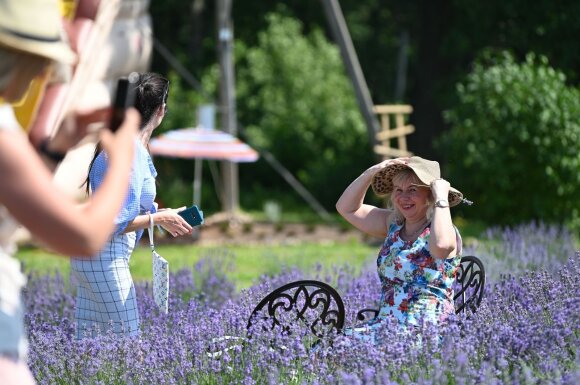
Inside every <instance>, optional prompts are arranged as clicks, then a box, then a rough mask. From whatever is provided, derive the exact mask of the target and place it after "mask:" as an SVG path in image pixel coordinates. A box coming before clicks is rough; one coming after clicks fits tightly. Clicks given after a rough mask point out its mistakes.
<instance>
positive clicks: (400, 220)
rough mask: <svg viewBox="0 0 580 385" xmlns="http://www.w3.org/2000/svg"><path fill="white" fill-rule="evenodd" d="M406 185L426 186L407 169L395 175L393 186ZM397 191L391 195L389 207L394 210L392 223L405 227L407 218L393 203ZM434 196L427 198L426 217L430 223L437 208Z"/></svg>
mask: <svg viewBox="0 0 580 385" xmlns="http://www.w3.org/2000/svg"><path fill="white" fill-rule="evenodd" d="M404 183H413V184H418V185H422V186H424V185H425V184H424V183H423V182H422V181H421V180H420V179H419V177H418V176H417V174H415V172H414V171H413V170H411V169H410V168H405V169H403V170H401V171H398V172H397V173H396V174H395V175H393V179H392V184H393V186H394V185H395V184H404ZM394 191H395V189H394V188H393V191H392V192H391V194H390V195H389V201H388V207H389V208H390V209H392V210H393V219H392V222H395V223H396V224H397V225H399V226H400V225H403V224H404V223H405V217H404V216H403V214H402V213H401V212H400V211H399V209H397V206H396V205H395V204H394V203H393V193H394ZM432 198H433V196H432V195H431V194H430V195H429V198H427V206H429V207H428V208H427V213H426V217H427V219H428V220H429V221H431V219H432V218H433V210H434V207H435V202H434V201H433V199H432Z"/></svg>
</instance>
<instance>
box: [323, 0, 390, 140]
mask: <svg viewBox="0 0 580 385" xmlns="http://www.w3.org/2000/svg"><path fill="white" fill-rule="evenodd" d="M321 1H322V5H323V6H324V11H325V12H326V18H327V19H328V23H329V24H330V29H331V30H332V34H333V35H334V39H335V41H336V43H337V44H338V46H339V47H340V53H341V54H342V60H343V61H344V64H345V66H346V70H347V72H348V74H349V76H350V80H351V81H352V85H353V87H354V91H355V94H356V99H357V102H358V105H359V108H360V111H361V113H362V115H363V118H364V120H365V122H366V124H367V131H368V135H369V143H370V145H371V148H374V146H375V144H377V139H376V137H375V136H376V134H377V132H379V131H380V126H379V122H378V120H377V118H376V117H375V115H374V113H373V101H372V99H371V95H370V93H369V89H368V87H367V83H366V81H365V77H364V75H363V72H362V70H361V68H360V63H359V62H358V57H357V56H356V51H355V49H354V45H353V44H352V40H351V38H350V33H349V32H348V27H347V25H346V22H345V21H344V16H343V14H342V10H341V9H340V4H339V3H338V0H321Z"/></svg>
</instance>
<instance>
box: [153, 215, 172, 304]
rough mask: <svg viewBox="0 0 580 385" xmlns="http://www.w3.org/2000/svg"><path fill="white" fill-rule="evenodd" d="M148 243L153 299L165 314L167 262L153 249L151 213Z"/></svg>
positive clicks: (167, 279)
mask: <svg viewBox="0 0 580 385" xmlns="http://www.w3.org/2000/svg"><path fill="white" fill-rule="evenodd" d="M149 245H150V246H151V257H152V259H153V299H154V300H155V303H156V304H157V306H159V309H160V310H161V311H162V312H163V313H165V314H167V313H168V311H169V262H167V260H166V259H165V258H163V257H162V256H161V255H159V254H158V253H157V252H156V251H155V244H154V243H153V216H152V215H151V214H149Z"/></svg>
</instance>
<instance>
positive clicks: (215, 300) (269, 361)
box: [25, 224, 580, 385]
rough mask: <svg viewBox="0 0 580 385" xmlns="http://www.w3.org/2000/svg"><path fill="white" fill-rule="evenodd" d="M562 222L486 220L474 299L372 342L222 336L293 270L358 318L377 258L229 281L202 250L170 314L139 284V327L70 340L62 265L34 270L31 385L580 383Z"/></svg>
mask: <svg viewBox="0 0 580 385" xmlns="http://www.w3.org/2000/svg"><path fill="white" fill-rule="evenodd" d="M576 248H577V245H575V244H574V240H573V238H572V237H571V235H570V234H569V233H568V232H566V231H565V230H563V229H559V228H556V227H551V226H545V225H541V224H529V225H525V226H519V227H516V228H510V229H500V228H493V229H489V230H488V231H487V232H486V233H485V234H484V235H483V236H482V237H481V238H480V239H479V242H478V243H477V244H472V245H468V246H467V247H466V250H465V252H464V254H466V255H467V254H474V255H477V256H478V257H479V258H480V259H481V260H482V261H483V262H484V264H485V267H486V270H487V272H488V284H487V287H486V294H485V297H484V300H483V302H482V305H481V306H480V308H479V310H478V312H477V313H475V314H474V315H472V316H471V317H469V318H466V317H465V316H459V317H457V318H456V319H454V320H452V321H451V322H450V324H449V325H448V327H446V328H445V329H444V330H442V331H440V334H441V336H442V337H441V338H442V339H441V340H439V339H437V338H431V337H430V336H433V335H434V333H433V331H432V330H429V329H430V326H429V325H427V326H426V327H425V329H424V330H423V331H422V332H421V333H420V336H419V337H418V338H415V337H413V338H412V339H410V338H409V337H408V336H401V335H398V334H396V333H393V332H391V329H389V328H388V327H386V328H385V329H384V330H383V336H382V337H384V339H385V341H388V342H387V343H385V344H383V345H381V346H371V345H368V344H366V343H364V342H360V341H353V340H351V339H349V338H348V337H345V336H339V337H337V338H336V339H334V341H333V343H332V345H331V344H329V343H327V342H326V341H323V342H322V343H321V344H320V345H318V346H317V347H316V348H315V349H312V350H308V349H306V348H305V346H304V344H303V336H302V334H301V332H302V331H301V330H296V331H295V332H294V333H292V334H290V335H279V334H278V333H276V332H264V331H261V329H257V330H256V332H255V334H254V337H253V338H252V340H251V341H245V342H243V343H238V344H236V345H235V346H234V347H233V348H232V349H230V350H227V351H223V353H222V354H221V355H217V356H211V355H210V354H208V351H215V350H216V349H217V350H220V349H222V348H224V347H225V346H226V345H227V346H231V340H227V341H224V342H223V344H224V345H223V346H222V345H221V344H222V343H217V344H216V343H213V342H212V340H213V341H215V339H216V338H219V337H223V336H238V337H244V336H246V322H247V319H248V316H249V315H250V313H251V311H252V309H253V308H254V306H255V305H256V304H257V303H258V302H259V301H260V300H261V299H262V298H263V297H264V295H266V294H267V293H268V292H269V291H271V290H272V289H274V288H276V287H278V286H280V285H282V284H285V283H288V282H290V281H293V280H297V279H318V280H321V281H325V282H328V283H330V284H331V285H333V286H334V287H335V288H336V289H337V290H338V292H339V293H340V294H341V296H342V298H343V300H344V302H345V307H346V311H347V319H346V326H353V325H355V324H356V320H355V315H356V312H357V311H358V310H360V309H361V308H365V307H373V306H376V303H377V300H378V293H379V280H378V278H377V276H376V272H375V270H374V266H373V264H372V263H369V266H367V267H365V268H364V269H363V272H362V273H360V274H356V275H355V274H354V273H353V272H354V271H355V269H354V268H353V267H349V266H341V267H336V268H335V269H334V271H332V272H328V271H324V270H323V269H322V268H320V269H318V270H316V271H311V272H302V271H298V270H292V269H288V270H286V271H284V272H282V273H280V274H277V275H275V276H272V277H261V278H260V279H259V281H258V282H256V283H255V284H254V285H253V286H252V287H251V288H249V289H247V290H243V291H242V292H236V290H235V284H234V282H229V281H228V280H227V279H226V278H225V277H226V275H225V274H224V272H223V268H222V267H221V266H223V265H224V261H221V260H217V259H213V260H210V259H207V260H205V261H204V262H203V263H201V264H199V266H197V268H196V269H195V272H194V271H191V270H182V271H179V272H176V273H175V274H174V275H172V276H171V283H170V284H171V290H172V297H171V298H170V311H169V314H168V315H162V314H159V312H158V311H157V309H156V308H155V305H154V303H153V300H152V298H151V288H150V287H149V286H147V285H146V284H139V285H138V296H139V299H140V303H139V305H140V312H141V319H142V335H141V336H140V338H137V339H118V338H115V337H113V336H111V335H108V334H107V333H104V334H103V335H102V336H101V337H99V338H96V339H87V340H83V341H81V342H76V341H75V340H74V337H73V336H74V322H73V321H74V319H73V314H74V293H73V290H71V289H70V288H69V286H68V285H67V284H65V283H64V282H65V281H67V280H68V279H63V277H59V276H58V275H57V276H56V277H55V276H54V275H53V276H48V275H47V276H32V277H29V284H28V286H27V290H26V292H25V300H26V304H27V307H28V314H27V319H26V322H27V326H28V333H29V342H30V355H29V365H30V367H31V368H32V371H33V373H34V375H35V377H36V379H37V381H38V383H40V384H508V383H509V384H570V385H572V384H578V383H580V357H578V353H579V352H578V345H579V336H580V327H579V325H580V285H579V284H578V277H580V252H578V251H577V250H576Z"/></svg>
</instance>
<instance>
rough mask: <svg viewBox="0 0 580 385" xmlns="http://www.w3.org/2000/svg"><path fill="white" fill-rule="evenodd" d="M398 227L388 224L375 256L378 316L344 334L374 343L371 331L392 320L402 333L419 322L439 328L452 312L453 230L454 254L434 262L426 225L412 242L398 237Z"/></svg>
mask: <svg viewBox="0 0 580 385" xmlns="http://www.w3.org/2000/svg"><path fill="white" fill-rule="evenodd" d="M401 228H402V225H397V224H392V225H391V226H390V227H389V232H388V234H387V237H386V238H385V241H384V243H383V246H382V247H381V250H380V251H379V255H378V258H377V269H378V274H379V278H380V280H381V298H380V309H379V314H378V315H377V317H376V318H374V319H373V320H371V321H369V322H368V323H366V324H365V325H363V326H362V327H357V328H353V329H348V330H347V331H346V334H347V335H355V336H357V337H360V338H361V339H365V340H370V341H372V342H376V336H374V331H373V329H376V328H377V327H379V326H380V324H381V321H384V320H385V319H388V318H392V317H394V319H396V320H397V321H398V324H399V325H400V326H401V328H402V329H403V331H409V329H410V327H413V326H420V325H421V324H422V323H423V322H430V323H433V324H435V325H439V324H441V323H443V322H445V320H446V319H447V317H449V315H451V314H453V313H454V312H455V308H454V305H453V288H452V285H453V281H454V280H455V274H456V272H457V269H458V266H459V264H460V262H461V255H460V253H461V236H460V235H459V232H458V231H457V229H455V231H456V234H457V250H458V253H457V255H455V256H453V257H450V258H447V259H437V258H434V257H432V256H431V254H430V252H429V238H430V233H431V232H430V230H431V228H430V225H428V226H427V227H426V228H425V229H424V230H423V232H422V233H421V234H420V235H419V236H418V237H417V239H416V240H415V241H414V242H408V241H405V240H403V239H402V238H401V236H400V232H401Z"/></svg>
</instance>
